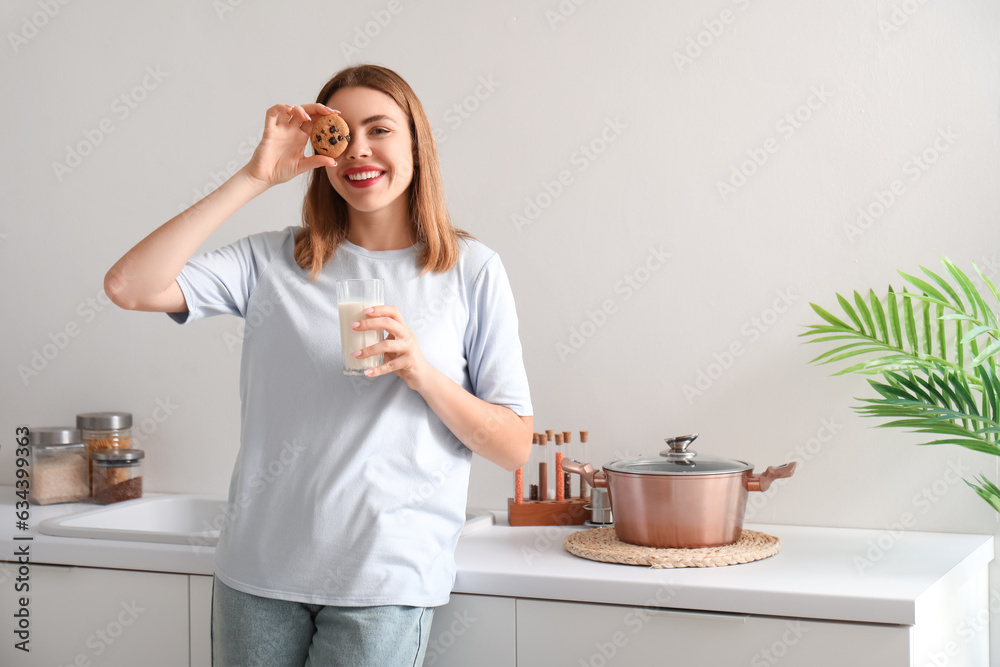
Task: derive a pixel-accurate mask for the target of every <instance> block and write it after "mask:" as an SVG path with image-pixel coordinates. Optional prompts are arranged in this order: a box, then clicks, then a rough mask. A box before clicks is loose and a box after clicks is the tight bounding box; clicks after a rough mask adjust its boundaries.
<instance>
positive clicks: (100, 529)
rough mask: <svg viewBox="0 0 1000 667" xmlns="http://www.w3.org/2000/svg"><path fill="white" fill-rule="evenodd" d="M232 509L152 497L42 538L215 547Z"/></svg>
mask: <svg viewBox="0 0 1000 667" xmlns="http://www.w3.org/2000/svg"><path fill="white" fill-rule="evenodd" d="M228 508H229V503H228V501H227V500H226V499H225V498H214V497H208V496H194V495H179V494H150V495H147V496H145V497H143V498H137V499H136V500H126V501H124V502H120V503H115V504H113V505H102V506H99V507H95V508H94V509H86V510H82V511H79V512H74V513H72V514H65V515H62V516H57V517H52V518H50V519H45V520H43V521H41V522H40V523H39V524H38V532H40V533H42V534H43V535H54V536H57V537H89V538H95V539H104V540H126V541H131V542H162V543H166V544H186V545H191V546H209V547H214V546H215V545H216V543H217V542H218V541H219V528H220V527H221V525H222V523H223V521H224V520H225V517H226V513H227V510H228ZM494 521H495V519H494V516H493V512H491V511H489V510H474V509H469V510H467V511H466V513H465V526H463V528H462V535H467V534H469V533H472V532H475V531H478V530H482V529H484V528H486V527H488V526H491V525H493V523H494Z"/></svg>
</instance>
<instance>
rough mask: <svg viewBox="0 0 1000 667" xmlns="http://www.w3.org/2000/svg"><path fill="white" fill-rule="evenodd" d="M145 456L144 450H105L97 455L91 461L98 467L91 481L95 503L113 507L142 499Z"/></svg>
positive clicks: (93, 455) (95, 453) (95, 468)
mask: <svg viewBox="0 0 1000 667" xmlns="http://www.w3.org/2000/svg"><path fill="white" fill-rule="evenodd" d="M145 456H146V453H145V452H143V451H142V450H141V449H105V450H100V451H96V452H93V453H92V454H91V455H90V460H91V462H92V463H93V465H94V476H93V478H92V480H91V481H92V484H91V486H92V487H93V489H94V502H95V503H97V504H98V505H109V504H111V503H117V502H121V501H123V500H133V499H135V498H142V459H143V458H144V457H145Z"/></svg>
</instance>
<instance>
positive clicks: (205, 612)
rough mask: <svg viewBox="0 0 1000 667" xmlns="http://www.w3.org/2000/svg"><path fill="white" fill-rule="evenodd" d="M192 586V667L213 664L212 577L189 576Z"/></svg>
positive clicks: (206, 666) (209, 666) (208, 666)
mask: <svg viewBox="0 0 1000 667" xmlns="http://www.w3.org/2000/svg"><path fill="white" fill-rule="evenodd" d="M188 579H189V580H190V581H189V585H190V587H191V599H190V604H191V611H190V616H191V667H211V665H212V579H213V577H206V576H204V575H195V574H193V575H191V576H190V577H188Z"/></svg>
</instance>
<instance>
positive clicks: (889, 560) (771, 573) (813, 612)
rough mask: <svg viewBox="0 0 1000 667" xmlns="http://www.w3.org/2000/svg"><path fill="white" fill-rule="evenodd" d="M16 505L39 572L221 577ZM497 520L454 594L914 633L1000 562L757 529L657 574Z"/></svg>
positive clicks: (855, 532) (10, 547) (854, 536)
mask: <svg viewBox="0 0 1000 667" xmlns="http://www.w3.org/2000/svg"><path fill="white" fill-rule="evenodd" d="M15 500H16V497H15V496H14V489H13V488H11V487H0V526H3V525H5V524H6V525H7V529H6V530H2V529H0V543H2V546H0V549H2V551H0V554H3V555H0V560H12V558H11V557H10V556H9V555H10V554H14V550H15V545H23V544H25V543H26V541H23V540H21V541H15V540H14V537H22V538H23V537H31V538H32V539H31V540H30V542H28V543H29V544H30V545H31V548H30V552H31V561H32V563H36V564H42V563H45V564H54V565H78V566H88V567H103V568H116V569H131V570H146V571H159V572H175V573H181V574H202V575H209V574H211V573H212V559H213V556H214V553H215V550H214V548H212V547H203V546H185V545H174V544H156V543H144V542H125V541H112V540H101V539H85V538H70V537H52V536H49V535H42V534H40V533H39V532H38V530H37V525H38V522H39V521H41V520H43V519H46V518H49V517H53V516H59V515H61V514H67V513H70V512H75V511H80V510H81V509H87V508H93V505H89V504H66V505H49V506H34V505H32V506H31V510H30V511H31V518H30V520H29V529H28V530H27V531H20V530H16V529H15V525H14V522H15V516H14V501H15ZM496 515H497V524H498V525H495V526H490V527H488V528H485V529H483V530H480V531H478V532H475V533H473V534H471V535H467V536H464V537H462V539H461V540H460V541H459V544H458V550H457V552H456V562H457V565H458V575H457V579H456V581H455V587H454V592H456V593H472V594H479V595H497V596H505V597H523V598H540V599H549V600H566V601H576V602H594V603H603V604H627V605H640V606H658V607H669V608H674V609H691V610H705V611H718V612H732V613H741V614H762V615H774V616H786V617H797V618H823V619H829V620H849V621H861V622H869V623H892V624H902V625H912V624H913V623H914V622H915V618H916V613H917V606H918V604H919V602H920V600H921V597H922V596H925V595H928V594H929V592H930V591H931V589H932V587H934V586H935V585H936V584H938V583H939V582H942V581H945V582H947V583H948V584H951V585H954V586H956V587H957V586H960V585H961V584H962V583H963V582H964V581H966V580H968V579H970V578H971V577H972V576H973V574H975V573H976V572H979V571H980V570H981V569H982V568H984V567H986V565H987V564H988V563H989V562H990V561H992V560H993V537H992V536H991V535H968V534H953V533H921V532H900V533H889V532H888V531H884V530H862V529H848V528H815V527H804V526H782V525H753V524H748V525H747V526H746V527H747V528H750V529H753V530H759V531H762V532H765V533H768V534H770V535H775V536H777V537H779V538H781V542H782V545H781V551H780V552H779V553H778V554H777V555H775V556H772V557H771V558H767V559H764V560H761V561H757V562H754V563H745V564H742V565H730V566H726V567H716V568H678V569H653V568H648V567H641V566H634V565H617V564H611V563H598V562H593V561H589V560H586V559H583V558H578V557H576V556H573V555H572V554H570V553H568V552H567V551H565V550H564V549H563V547H562V543H563V540H564V539H565V537H566V536H567V535H569V534H571V533H572V532H574V531H575V530H579V528H578V527H555V526H538V527H520V528H511V527H510V526H508V525H506V515H505V513H502V512H497V513H496ZM5 517H6V518H5Z"/></svg>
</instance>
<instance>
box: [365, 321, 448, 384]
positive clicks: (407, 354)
mask: <svg viewBox="0 0 1000 667" xmlns="http://www.w3.org/2000/svg"><path fill="white" fill-rule="evenodd" d="M364 313H365V314H366V315H367V316H368V317H367V319H365V320H362V321H361V322H355V323H353V324H352V325H351V327H352V328H353V329H354V330H356V331H372V330H384V331H385V332H386V337H385V339H384V340H383V341H381V342H379V343H376V344H375V345H371V346H369V347H366V348H364V349H362V350H358V351H357V352H355V353H354V357H355V358H356V359H361V358H366V357H373V356H376V355H379V354H384V355H385V363H383V364H382V365H381V366H379V367H377V368H370V369H368V370H366V371H365V375H367V376H368V377H378V376H380V375H387V374H389V373H395V374H396V375H398V376H399V377H400V378H402V380H403V382H405V383H406V386H408V387H409V388H410V389H413V390H414V391H419V389H420V384H421V379H422V378H423V377H424V375H425V373H426V372H427V371H428V370H429V369H430V368H431V367H430V365H429V364H428V363H427V361H426V360H425V359H424V355H423V352H421V350H420V344H419V343H418V342H417V335H416V334H415V333H413V331H412V330H411V329H410V328H409V327H408V326H406V322H404V321H403V316H402V314H401V313H400V312H399V309H398V308H396V307H395V306H373V307H371V308H368V309H366V310H365V311H364Z"/></svg>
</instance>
